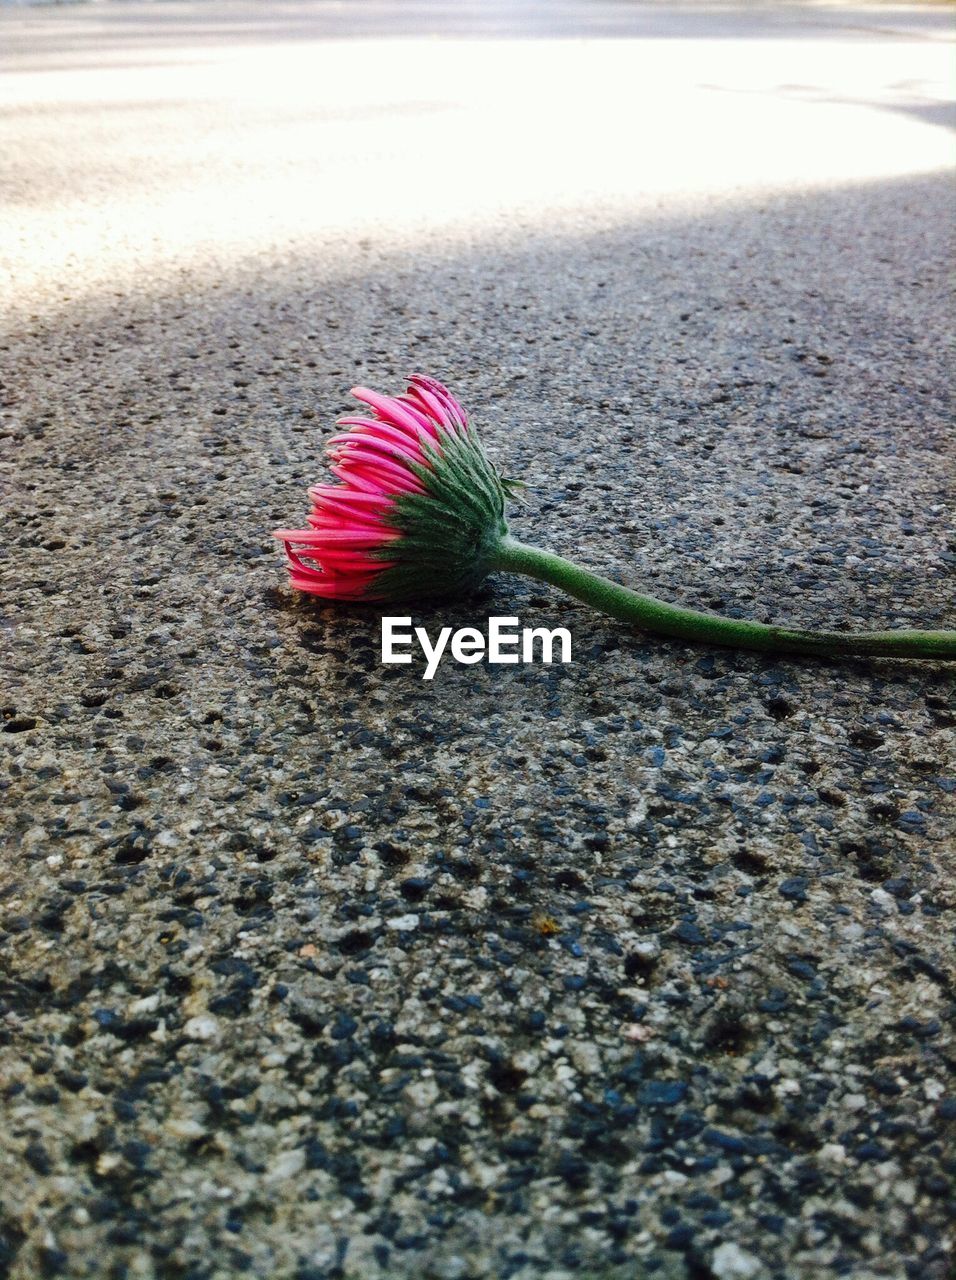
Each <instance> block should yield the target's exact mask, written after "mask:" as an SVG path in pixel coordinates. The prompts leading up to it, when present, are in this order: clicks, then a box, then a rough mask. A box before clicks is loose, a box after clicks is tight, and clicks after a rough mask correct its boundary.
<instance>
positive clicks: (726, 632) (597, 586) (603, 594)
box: [491, 536, 956, 660]
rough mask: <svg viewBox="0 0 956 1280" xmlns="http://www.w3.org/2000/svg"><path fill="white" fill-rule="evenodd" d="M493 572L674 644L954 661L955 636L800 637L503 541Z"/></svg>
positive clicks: (940, 633)
mask: <svg viewBox="0 0 956 1280" xmlns="http://www.w3.org/2000/svg"><path fill="white" fill-rule="evenodd" d="M491 567H492V568H493V569H504V570H506V571H507V572H509V573H523V574H527V575H528V576H529V577H531V578H538V579H540V581H541V582H550V583H551V585H552V586H555V587H560V588H561V590H562V591H566V592H567V593H568V595H571V596H574V597H575V599H577V600H583V601H584V603H585V604H590V605H593V606H594V608H596V609H600V610H601V612H602V613H607V614H610V616H611V617H612V618H617V619H619V620H620V621H621V622H633V623H636V624H637V626H639V627H642V628H643V629H644V630H645V631H655V632H657V633H658V634H659V635H664V636H673V637H675V638H676V639H678V640H699V641H703V642H704V643H706V644H722V645H729V646H730V647H731V648H734V649H757V650H762V651H763V652H767V653H814V654H818V655H820V656H822V657H839V656H842V655H846V654H863V655H868V656H874V657H886V658H937V659H944V660H945V659H952V660H956V631H869V632H859V631H799V630H795V629H793V628H791V627H775V626H767V625H765V624H764V623H762V622H741V621H739V620H738V619H736V618H721V617H718V616H716V615H715V614H712V613H698V612H697V611H696V610H694V609H682V608H680V606H678V605H673V604H666V603H665V602H664V601H663V600H655V599H654V597H653V596H644V595H639V594H638V593H637V592H636V591H631V590H629V589H628V588H627V587H622V586H619V585H618V584H617V583H616V582H611V580H610V579H609V578H602V577H601V576H600V575H599V574H596V573H590V572H589V571H588V570H587V569H581V568H579V567H578V566H577V565H575V564H572V563H571V562H570V560H564V559H562V557H561V556H555V555H552V554H551V552H550V551H541V550H539V549H538V548H537V547H529V546H526V545H525V544H524V543H521V542H516V541H515V540H514V539H513V538H510V537H507V536H506V537H504V538H502V540H501V543H500V545H499V547H498V550H497V552H496V554H495V557H494V560H493V562H492V565H491Z"/></svg>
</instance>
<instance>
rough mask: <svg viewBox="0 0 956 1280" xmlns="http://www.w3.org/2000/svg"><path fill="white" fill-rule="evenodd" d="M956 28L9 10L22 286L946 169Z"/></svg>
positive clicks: (218, 9)
mask: <svg viewBox="0 0 956 1280" xmlns="http://www.w3.org/2000/svg"><path fill="white" fill-rule="evenodd" d="M953 34H954V33H953V26H952V13H951V10H950V9H949V8H948V7H946V6H942V7H939V8H925V7H923V8H919V7H917V8H908V7H896V6H859V7H856V6H854V7H848V6H834V5H793V6H791V5H767V6H760V5H756V6H747V7H735V6H732V5H688V6H684V5H655V4H641V3H634V4H631V3H624V2H618V3H589V2H588V0H579V2H572V3H563V4H557V5H550V4H547V3H543V2H541V3H529V2H527V0H524V2H522V3H519V4H501V3H487V4H481V3H466V4H461V5H459V4H430V5H429V4H413V5H401V4H381V3H374V4H365V3H355V4H351V3H345V2H338V3H330V2H323V0H318V2H315V3H310V2H308V0H303V2H302V3H283V4H269V3H266V4H245V5H242V4H236V3H226V2H223V3H220V2H219V0H209V3H192V4H187V3H183V4H175V3H161V4H142V5H136V4H93V5H86V6H84V5H74V6H67V7H62V6H57V7H53V8H51V7H40V8H26V7H14V8H9V7H8V8H4V9H0V70H2V72H3V74H2V79H0V188H2V192H3V206H2V214H0V262H2V265H3V269H4V270H5V272H6V273H8V276H9V278H10V279H12V281H13V296H12V297H11V296H10V292H9V291H7V303H8V304H12V305H13V307H14V308H15V310H17V311H19V310H21V309H25V310H26V311H28V312H32V311H36V310H49V309H51V308H54V309H55V308H56V306H57V305H58V304H59V303H60V302H61V301H62V300H63V299H64V298H68V299H70V300H73V301H75V300H76V299H77V297H79V296H82V295H87V294H92V295H95V294H96V293H98V292H101V291H103V290H110V289H127V288H132V287H135V286H136V284H137V282H140V283H142V282H143V281H144V280H145V279H149V280H150V281H151V282H153V283H155V282H156V281H157V280H159V279H161V278H164V277H167V276H169V274H170V273H173V274H175V273H176V272H179V271H181V270H183V269H185V270H187V271H189V272H197V273H199V274H203V273H210V272H212V273H216V272H218V271H222V270H224V269H227V268H230V267H240V266H241V265H242V264H243V263H247V262H254V261H255V259H256V257H257V255H259V254H261V253H267V254H268V253H274V252H276V251H279V252H284V251H287V250H288V251H292V250H295V251H306V252H322V251H325V252H327V253H328V254H332V255H337V256H338V257H339V258H341V259H342V261H343V264H344V262H345V261H346V260H347V259H348V257H349V256H350V255H351V254H352V253H353V252H355V251H356V246H357V245H358V243H359V241H365V242H371V243H374V244H375V245H376V247H378V248H381V249H388V248H389V247H391V246H394V247H398V248H402V249H413V248H414V246H415V244H416V243H420V242H425V241H434V239H435V238H436V237H441V238H443V241H444V242H445V243H448V244H454V243H456V242H461V241H466V242H467V241H471V240H473V239H474V237H476V236H477V237H479V238H481V237H490V238H492V239H501V238H502V237H504V238H509V237H511V236H513V235H514V234H519V235H520V234H522V233H524V232H526V231H527V230H529V229H534V230H539V231H548V230H558V229H561V228H563V229H567V230H571V231H578V230H587V231H591V230H594V229H595V228H599V227H601V226H613V225H615V224H616V223H620V222H622V221H625V220H628V219H632V218H633V217H634V216H636V215H640V216H654V217H660V216H667V215H668V214H669V213H672V212H680V211H690V210H694V209H697V208H700V207H703V206H708V205H713V204H715V203H724V202H727V201H731V202H747V201H752V200H754V199H756V198H758V197H759V196H760V195H761V194H762V193H767V192H779V193H790V194H793V193H799V192H801V191H811V190H814V189H820V188H826V187H827V186H830V185H833V184H845V183H847V182H853V181H857V180H870V179H875V178H888V177H898V176H901V175H906V174H918V173H934V172H939V171H942V170H944V169H945V168H947V167H948V166H950V165H951V163H952V161H953V158H954V147H953V136H952V132H951V128H950V126H951V125H952V121H953V105H954V104H953V76H952V74H951V71H952V56H953V43H954V41H953ZM366 247H367V243H366Z"/></svg>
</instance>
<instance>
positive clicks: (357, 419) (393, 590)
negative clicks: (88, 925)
mask: <svg viewBox="0 0 956 1280" xmlns="http://www.w3.org/2000/svg"><path fill="white" fill-rule="evenodd" d="M352 394H353V395H354V396H355V397H356V399H357V400H360V401H362V403H363V404H365V405H367V406H368V412H366V413H365V414H350V415H348V416H347V417H344V418H340V419H339V425H340V426H343V427H347V428H348V429H347V430H346V431H344V432H342V433H341V434H340V435H337V436H333V437H332V439H331V440H330V441H329V443H328V446H327V448H328V453H329V457H330V459H331V463H332V466H331V471H332V474H333V475H335V476H337V477H338V479H339V481H340V482H341V483H339V484H317V485H315V487H314V488H312V489H310V490H309V496H310V497H311V499H312V510H311V512H310V513H309V515H308V516H307V523H308V528H306V529H279V530H278V531H277V532H276V533H275V535H274V536H275V537H277V538H281V539H282V541H283V542H284V543H285V548H286V556H287V558H288V563H289V573H290V577H291V580H292V585H293V586H294V587H296V588H297V589H298V590H300V591H307V592H311V593H312V594H313V595H318V596H325V597H326V598H327V599H332V600H397V599H403V598H407V597H420V596H426V595H431V596H435V595H448V594H453V593H457V592H459V591H462V590H464V589H466V588H467V587H469V586H473V585H476V584H477V583H478V582H480V581H481V579H482V578H483V577H484V576H485V574H486V573H487V572H488V569H489V568H490V561H491V555H492V553H493V552H494V551H495V549H496V548H497V546H498V544H499V542H500V540H501V537H502V536H503V535H504V533H505V532H506V526H505V522H504V509H505V500H506V495H507V492H508V488H509V483H508V482H507V481H504V480H502V479H501V477H500V476H499V475H498V472H497V470H496V469H495V467H494V465H493V464H492V463H491V461H490V460H489V458H488V456H487V454H486V453H485V451H484V449H483V448H482V446H481V443H480V442H479V440H478V437H477V435H476V433H475V431H474V428H472V427H471V426H469V423H468V415H467V414H466V413H465V411H464V409H463V408H462V407H461V405H460V404H459V403H458V401H457V400H456V399H455V397H454V396H453V395H452V394H451V392H449V391H448V390H446V388H445V387H443V386H442V384H441V383H440V382H437V381H436V380H435V379H434V378H428V377H425V376H424V375H423V374H416V375H415V376H414V377H413V378H411V379H410V380H409V385H408V390H407V391H406V393H405V395H401V396H383V395H379V394H378V393H377V392H375V391H369V390H367V389H366V388H365V387H355V388H353V390H352Z"/></svg>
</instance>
